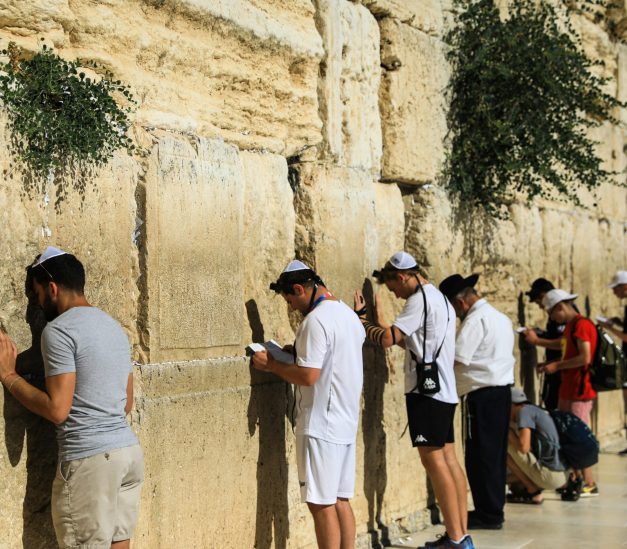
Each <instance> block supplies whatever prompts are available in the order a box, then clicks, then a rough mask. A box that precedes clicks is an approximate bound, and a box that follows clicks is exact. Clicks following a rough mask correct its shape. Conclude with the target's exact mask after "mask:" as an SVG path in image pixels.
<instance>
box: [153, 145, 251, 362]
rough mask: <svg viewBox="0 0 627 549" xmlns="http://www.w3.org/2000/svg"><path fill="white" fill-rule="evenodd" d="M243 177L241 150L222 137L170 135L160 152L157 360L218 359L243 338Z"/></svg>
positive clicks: (156, 182) (156, 169) (156, 160)
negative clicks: (210, 356) (210, 355)
mask: <svg viewBox="0 0 627 549" xmlns="http://www.w3.org/2000/svg"><path fill="white" fill-rule="evenodd" d="M242 178H243V176H242V165H241V161H240V159H239V157H238V154H237V149H236V148H235V147H233V146H230V145H226V144H225V143H224V142H222V141H219V140H213V141H207V140H204V139H197V140H196V141H195V142H193V143H191V144H190V143H188V142H186V141H183V140H176V139H172V138H164V139H162V140H161V141H160V142H159V143H158V144H157V145H156V147H155V148H154V149H153V152H152V155H151V159H150V160H149V167H148V172H147V174H146V227H147V257H148V259H147V272H148V294H149V296H150V301H149V307H148V309H149V315H148V317H149V331H150V343H151V353H150V357H151V358H150V360H151V361H155V360H168V359H176V358H180V357H181V356H184V357H185V358H201V357H204V356H208V355H207V353H214V356H215V353H218V354H219V353H222V354H223V353H224V350H225V348H227V347H233V346H239V345H240V343H241V340H242V334H241V326H242V325H243V311H242V297H243V294H242V267H243V262H242V259H243V249H242V248H241V247H240V246H238V245H237V243H239V242H241V239H242V232H243V228H242V225H243V221H242V215H243V194H242ZM226 318H228V319H229V322H225V321H224V319H226Z"/></svg>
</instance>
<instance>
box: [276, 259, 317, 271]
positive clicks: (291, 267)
mask: <svg viewBox="0 0 627 549" xmlns="http://www.w3.org/2000/svg"><path fill="white" fill-rule="evenodd" d="M294 271H311V269H310V268H309V267H307V265H305V264H304V263H303V262H302V261H298V259H295V260H294V261H290V262H289V263H288V264H287V267H285V269H284V270H283V272H284V273H292V272H294Z"/></svg>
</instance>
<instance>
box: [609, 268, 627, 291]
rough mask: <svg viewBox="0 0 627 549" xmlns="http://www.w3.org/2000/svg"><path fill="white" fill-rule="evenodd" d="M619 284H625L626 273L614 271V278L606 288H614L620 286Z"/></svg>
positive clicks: (626, 282)
mask: <svg viewBox="0 0 627 549" xmlns="http://www.w3.org/2000/svg"><path fill="white" fill-rule="evenodd" d="M621 284H627V271H616V274H615V275H614V278H612V281H611V282H610V283H609V284H608V285H607V287H608V288H616V286H620V285H621Z"/></svg>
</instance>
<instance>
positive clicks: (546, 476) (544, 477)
mask: <svg viewBox="0 0 627 549" xmlns="http://www.w3.org/2000/svg"><path fill="white" fill-rule="evenodd" d="M507 453H508V454H509V455H510V457H511V458H512V459H513V460H514V463H515V464H516V465H518V467H520V469H521V471H522V472H523V473H524V474H525V475H526V476H527V477H528V478H529V480H530V481H531V482H533V483H534V484H535V485H536V486H537V487H538V488H541V489H542V490H555V489H556V488H559V487H560V486H562V485H564V483H565V482H566V476H567V474H568V473H567V471H551V469H549V468H548V467H545V466H544V465H542V464H540V463H539V462H538V460H537V459H536V456H534V455H533V454H532V453H531V452H527V453H526V454H523V453H522V452H519V451H518V450H515V449H514V448H513V447H512V445H511V444H510V445H508V447H507Z"/></svg>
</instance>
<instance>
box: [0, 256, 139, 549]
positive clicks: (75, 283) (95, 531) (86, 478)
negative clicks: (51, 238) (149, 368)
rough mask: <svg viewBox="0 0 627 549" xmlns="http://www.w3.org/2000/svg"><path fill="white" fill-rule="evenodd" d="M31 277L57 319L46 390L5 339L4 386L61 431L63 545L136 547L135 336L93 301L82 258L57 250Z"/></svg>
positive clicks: (56, 503) (50, 336)
mask: <svg viewBox="0 0 627 549" xmlns="http://www.w3.org/2000/svg"><path fill="white" fill-rule="evenodd" d="M28 277H30V279H32V281H33V282H32V284H33V291H34V292H35V294H36V295H37V299H38V301H39V305H40V306H41V307H42V308H43V310H44V314H45V316H46V319H47V320H48V324H47V325H46V327H45V328H44V331H43V333H42V336H41V349H42V353H43V359H44V368H45V375H46V392H44V391H40V390H39V389H37V388H36V387H34V386H33V385H31V384H29V383H28V382H27V381H26V380H25V379H24V378H23V377H21V376H20V375H18V374H17V372H16V371H15V357H16V354H17V349H16V347H15V344H14V343H13V342H12V341H11V340H10V339H9V337H8V336H7V335H5V334H2V333H0V381H1V382H2V384H3V385H4V386H5V387H6V389H7V391H8V392H9V393H11V395H13V397H14V398H15V399H16V400H18V401H19V402H20V403H22V405H24V406H25V407H26V408H28V409H29V410H30V411H31V412H34V413H36V414H38V415H40V416H43V417H44V418H46V419H48V420H49V421H51V422H53V423H54V424H55V425H56V430H57V441H58V445H59V464H58V468H57V474H56V477H55V479H54V482H53V485H52V520H53V524H54V529H55V533H56V536H57V540H58V543H59V546H60V547H61V548H63V549H65V548H74V547H111V548H112V549H128V547H130V538H131V536H132V534H133V530H134V528H135V524H136V522H137V516H138V511H139V496H140V490H141V484H142V481H143V454H142V450H141V448H140V447H139V444H138V441H137V438H136V436H135V434H134V433H133V431H132V430H131V428H130V426H129V425H128V422H127V421H126V414H128V412H129V411H130V409H131V407H132V404H133V374H132V371H131V368H132V365H131V356H130V346H129V342H128V338H127V337H126V334H125V333H124V331H123V330H122V328H121V326H120V325H119V324H118V323H117V322H116V321H115V320H114V319H112V318H111V317H110V316H109V315H107V314H106V313H104V312H102V311H101V310H99V309H97V308H96V307H92V306H91V305H90V304H89V303H88V301H87V299H86V298H85V294H84V286H85V270H84V268H83V265H82V264H81V263H80V261H79V260H78V259H76V257H74V256H73V255H71V254H68V253H66V252H63V251H62V250H59V249H57V248H53V247H49V248H47V249H46V250H45V251H44V253H43V254H42V255H41V256H39V258H38V259H37V260H36V261H35V262H34V263H33V265H32V266H31V267H29V271H28Z"/></svg>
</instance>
